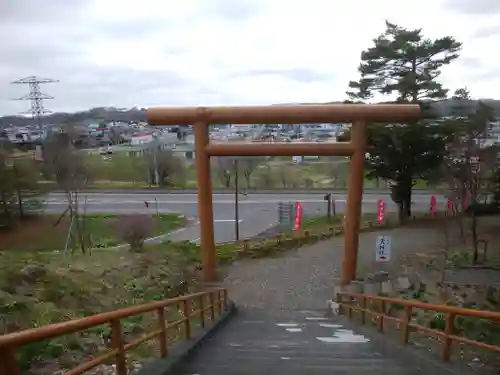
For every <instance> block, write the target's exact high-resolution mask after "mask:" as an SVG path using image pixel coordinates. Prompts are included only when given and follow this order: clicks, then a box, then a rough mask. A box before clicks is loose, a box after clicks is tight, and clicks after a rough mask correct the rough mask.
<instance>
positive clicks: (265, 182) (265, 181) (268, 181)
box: [259, 165, 274, 189]
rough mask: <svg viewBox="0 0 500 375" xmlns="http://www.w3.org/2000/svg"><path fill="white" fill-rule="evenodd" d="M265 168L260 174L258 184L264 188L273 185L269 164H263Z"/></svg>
mask: <svg viewBox="0 0 500 375" xmlns="http://www.w3.org/2000/svg"><path fill="white" fill-rule="evenodd" d="M264 168H265V170H264V172H263V173H262V174H260V176H259V177H260V178H259V185H260V186H261V187H263V188H265V189H268V188H271V187H273V182H274V179H273V176H272V171H271V167H270V166H269V165H266V166H264Z"/></svg>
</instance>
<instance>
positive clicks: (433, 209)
mask: <svg viewBox="0 0 500 375" xmlns="http://www.w3.org/2000/svg"><path fill="white" fill-rule="evenodd" d="M429 212H430V214H431V215H435V214H436V196H435V195H433V196H432V197H431V204H430V207H429Z"/></svg>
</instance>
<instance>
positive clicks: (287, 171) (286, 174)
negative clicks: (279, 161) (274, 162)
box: [277, 165, 294, 189]
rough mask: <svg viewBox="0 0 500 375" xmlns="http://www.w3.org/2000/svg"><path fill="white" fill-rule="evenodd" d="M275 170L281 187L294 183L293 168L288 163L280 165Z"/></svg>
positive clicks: (284, 187)
mask: <svg viewBox="0 0 500 375" xmlns="http://www.w3.org/2000/svg"><path fill="white" fill-rule="evenodd" d="M277 172H278V177H279V179H280V181H281V185H282V186H283V189H286V188H287V187H289V186H291V185H293V184H294V176H293V170H292V168H290V166H289V165H280V166H279V167H278V170H277Z"/></svg>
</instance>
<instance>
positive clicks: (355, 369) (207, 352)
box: [176, 309, 453, 375]
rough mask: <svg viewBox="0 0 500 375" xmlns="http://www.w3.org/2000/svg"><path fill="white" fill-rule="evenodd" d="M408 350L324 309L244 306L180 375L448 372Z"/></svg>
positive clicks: (416, 374)
mask: <svg viewBox="0 0 500 375" xmlns="http://www.w3.org/2000/svg"><path fill="white" fill-rule="evenodd" d="M405 349H407V348H405V347H403V346H401V347H399V344H397V343H392V342H389V341H388V340H384V339H383V336H376V337H370V336H369V335H366V334H365V333H363V332H362V328H360V327H357V326H355V325H352V324H350V323H349V322H347V321H345V320H344V319H339V318H328V317H325V316H324V312H318V311H289V312H287V313H281V314H277V315H271V314H270V313H269V312H268V311H262V310H257V309H245V310H242V311H241V310H240V311H239V312H238V314H237V315H236V317H235V318H233V319H232V320H231V321H230V322H229V323H228V325H227V326H226V327H224V328H223V329H222V330H221V331H220V332H217V334H216V335H214V336H213V337H211V338H209V339H207V341H205V342H204V343H203V349H201V350H200V351H198V352H197V353H195V354H194V355H193V356H192V357H191V358H190V359H189V360H188V361H185V362H184V363H183V364H182V366H180V367H179V368H178V369H177V372H176V375H193V374H203V375H220V374H231V375H250V374H252V375H253V374H255V375H257V374H259V375H276V374H290V375H305V374H310V375H327V374H345V375H362V374H367V373H372V374H377V375H378V374H385V375H400V374H405V375H420V374H427V375H438V374H439V375H444V374H453V372H448V371H446V369H443V368H442V367H441V366H439V365H436V364H435V363H434V362H429V361H422V360H420V359H419V358H418V356H413V355H411V353H409V352H408V351H407V350H405Z"/></svg>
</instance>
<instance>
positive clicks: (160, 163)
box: [146, 150, 186, 186]
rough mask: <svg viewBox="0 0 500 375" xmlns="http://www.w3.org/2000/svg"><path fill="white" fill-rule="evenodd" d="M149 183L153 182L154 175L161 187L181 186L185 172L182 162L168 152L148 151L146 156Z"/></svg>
mask: <svg viewBox="0 0 500 375" xmlns="http://www.w3.org/2000/svg"><path fill="white" fill-rule="evenodd" d="M146 162H147V168H148V177H149V182H152V181H155V179H156V177H155V176H156V174H157V175H158V176H157V177H158V181H156V182H157V183H158V184H159V185H161V186H174V185H183V184H184V182H185V179H186V170H185V167H184V164H183V161H182V160H181V159H180V158H178V157H176V156H175V155H174V153H173V152H172V151H170V150H157V151H156V152H155V151H154V150H149V152H148V153H147V155H146Z"/></svg>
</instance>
